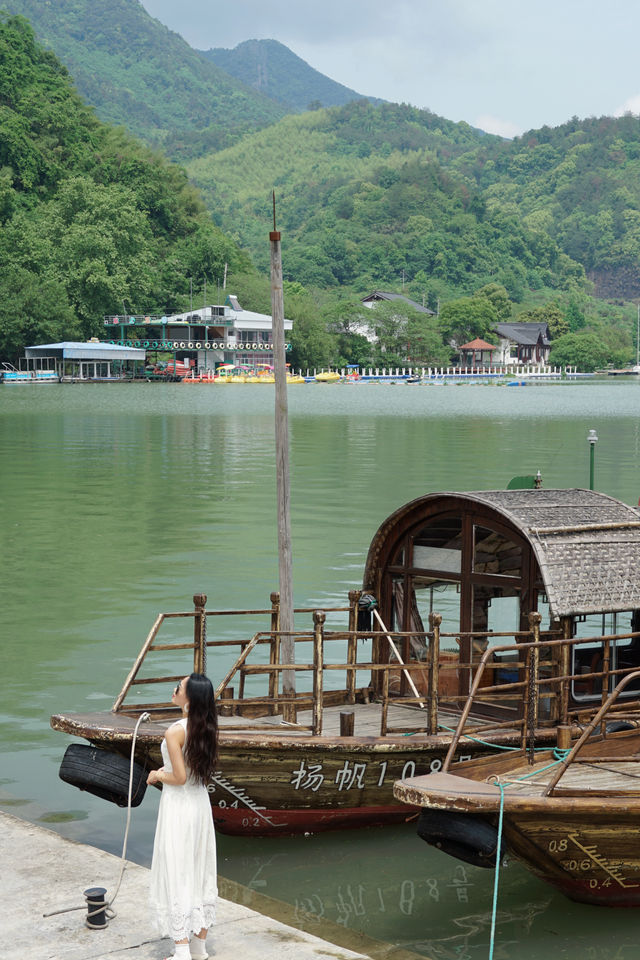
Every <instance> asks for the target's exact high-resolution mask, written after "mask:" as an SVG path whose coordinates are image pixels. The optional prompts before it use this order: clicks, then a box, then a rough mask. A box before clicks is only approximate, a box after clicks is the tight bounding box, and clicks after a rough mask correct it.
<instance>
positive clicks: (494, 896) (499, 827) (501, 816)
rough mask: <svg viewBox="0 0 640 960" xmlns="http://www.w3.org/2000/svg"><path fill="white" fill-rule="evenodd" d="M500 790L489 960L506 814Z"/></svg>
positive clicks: (494, 927) (501, 790)
mask: <svg viewBox="0 0 640 960" xmlns="http://www.w3.org/2000/svg"><path fill="white" fill-rule="evenodd" d="M497 786H498V787H499V788H500V813H499V815H498V843H497V846H496V872H495V877H494V880H493V907H492V911H491V939H490V941H489V960H493V948H494V945H495V936H496V914H497V912H498V880H499V878H500V853H501V850H502V818H503V813H504V787H503V786H502V784H501V783H499V784H498V785H497Z"/></svg>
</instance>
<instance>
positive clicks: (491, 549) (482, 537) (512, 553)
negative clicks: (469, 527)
mask: <svg viewBox="0 0 640 960" xmlns="http://www.w3.org/2000/svg"><path fill="white" fill-rule="evenodd" d="M473 572H474V573H490V574H493V575H494V576H498V577H517V578H518V579H520V577H521V576H522V547H520V546H518V545H517V544H515V543H513V542H512V541H511V540H509V539H508V538H507V537H505V536H504V535H503V534H502V533H498V532H497V531H496V530H489V529H487V527H480V526H476V527H474V552H473Z"/></svg>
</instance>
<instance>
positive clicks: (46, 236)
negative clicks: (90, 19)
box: [0, 15, 250, 360]
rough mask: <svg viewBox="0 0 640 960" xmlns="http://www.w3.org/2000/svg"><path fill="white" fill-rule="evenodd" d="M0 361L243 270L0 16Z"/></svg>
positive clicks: (214, 232)
mask: <svg viewBox="0 0 640 960" xmlns="http://www.w3.org/2000/svg"><path fill="white" fill-rule="evenodd" d="M0 226H1V230H0V263H2V270H1V271H0V356H1V357H3V358H6V359H10V360H14V359H15V358H16V357H17V356H18V355H19V353H20V352H21V351H22V348H23V347H24V346H25V345H27V344H29V343H34V342H36V343H37V342H40V343H42V342H48V341H51V340H57V339H62V338H66V339H73V338H74V337H90V336H93V335H100V334H101V333H102V332H103V327H102V318H103V316H104V314H108V313H120V312H121V311H122V310H123V304H124V309H125V310H126V311H128V312H132V313H135V312H139V313H140V312H151V313H154V312H165V311H166V310H170V309H173V308H176V307H178V308H180V309H182V308H183V307H184V305H185V303H187V302H188V300H187V297H188V294H189V285H190V278H194V280H195V281H196V282H197V283H198V284H200V283H201V282H202V280H203V279H204V278H206V279H207V280H208V282H209V284H215V283H216V282H218V281H220V280H221V278H222V275H223V272H224V269H225V263H226V264H228V266H229V269H230V271H231V272H232V273H234V272H235V271H236V270H241V269H250V262H249V260H248V258H247V257H246V255H245V254H243V253H241V252H240V251H239V250H238V248H237V247H236V245H235V244H234V243H233V242H232V241H231V240H229V239H228V238H227V237H225V236H224V235H223V234H222V233H221V232H220V230H219V229H218V228H217V227H216V226H214V224H213V223H212V221H211V218H210V217H209V215H208V214H207V212H206V210H205V208H204V205H203V203H202V200H201V198H200V197H199V195H198V194H197V193H196V191H195V189H194V188H193V187H192V186H191V185H190V184H189V182H188V180H187V177H186V175H185V173H184V171H183V170H182V169H181V168H179V167H177V166H175V165H174V164H171V163H169V162H168V161H167V160H166V159H165V158H164V157H163V156H161V155H160V154H159V153H154V152H152V151H151V150H150V149H149V148H147V147H145V146H142V145H141V144H140V143H138V142H136V141H135V140H134V139H133V138H132V137H131V136H130V135H129V134H127V133H126V132H125V131H124V130H122V129H115V128H112V127H109V126H107V125H105V124H102V123H101V122H100V121H98V120H97V118H96V117H95V114H94V112H93V110H92V109H91V108H89V107H87V106H86V105H85V104H84V103H83V102H82V101H81V99H80V98H79V97H78V95H77V93H76V92H75V91H74V89H73V86H72V82H71V78H70V77H69V74H68V72H67V70H66V69H65V67H63V66H62V64H61V63H60V62H59V61H58V60H57V59H56V57H55V56H54V55H53V53H51V52H50V51H46V50H44V49H43V48H42V47H41V46H40V45H39V44H38V43H37V42H36V40H35V38H34V34H33V31H32V29H31V27H30V26H29V24H28V23H27V21H26V20H24V19H23V18H22V17H7V16H6V15H2V16H0Z"/></svg>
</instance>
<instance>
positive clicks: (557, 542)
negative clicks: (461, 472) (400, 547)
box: [365, 489, 640, 617]
mask: <svg viewBox="0 0 640 960" xmlns="http://www.w3.org/2000/svg"><path fill="white" fill-rule="evenodd" d="M440 503H441V504H442V510H443V512H444V511H447V512H450V511H451V510H452V509H454V510H460V511H462V510H464V509H465V506H466V507H467V508H473V507H474V506H476V507H479V508H484V509H485V511H486V510H488V511H489V512H490V513H493V514H494V516H495V520H496V521H501V522H502V523H505V522H506V523H507V524H509V525H511V526H512V527H513V528H515V530H516V531H518V532H519V533H520V534H521V536H523V537H524V538H525V539H526V540H527V541H528V542H529V543H530V544H531V548H532V550H533V553H534V555H535V557H536V559H537V562H538V565H539V567H540V572H541V576H542V579H543V582H544V584H545V589H546V594H547V599H548V601H549V607H550V611H551V614H552V616H554V617H562V616H576V615H579V614H589V613H601V612H615V611H622V610H635V609H640V511H638V510H636V509H634V508H633V507H630V506H628V505H627V504H625V503H622V502H621V501H620V500H615V499H614V498H613V497H609V496H607V495H606V494H603V493H597V492H595V491H593V490H581V489H570V490H483V491H476V492H471V493H453V492H451V493H435V494H428V495H426V496H425V497H420V498H418V499H417V500H413V501H411V503H407V504H405V505H404V506H403V507H401V508H400V509H399V510H397V511H396V512H395V513H394V514H392V515H391V516H390V517H388V518H387V519H386V520H385V521H384V523H383V524H382V525H381V527H380V529H379V530H378V532H377V534H376V536H375V537H374V539H373V541H372V543H371V547H370V550H369V557H368V560H367V570H366V572H365V589H366V588H367V586H369V588H371V587H373V584H374V568H375V566H376V565H377V563H378V562H379V560H380V550H381V548H382V545H383V543H384V541H385V540H387V542H388V537H389V535H390V532H391V531H392V530H393V529H405V530H406V529H408V528H409V527H410V526H411V525H412V524H413V523H418V522H419V520H420V516H421V514H422V515H423V516H426V515H427V513H428V514H429V515H430V516H434V515H435V514H437V512H438V508H439V506H440Z"/></svg>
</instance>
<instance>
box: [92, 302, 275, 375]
mask: <svg viewBox="0 0 640 960" xmlns="http://www.w3.org/2000/svg"><path fill="white" fill-rule="evenodd" d="M104 324H105V327H107V328H108V329H109V330H110V332H111V333H112V335H113V339H112V340H111V342H112V343H119V344H124V343H127V342H128V343H130V344H131V345H133V346H136V347H141V348H144V349H145V350H146V351H147V354H149V353H152V354H153V353H157V352H160V351H170V352H171V353H172V354H173V355H174V357H175V358H176V360H178V361H183V362H185V363H186V364H187V365H188V366H191V367H194V366H195V367H196V368H197V369H198V370H201V371H205V370H212V369H215V367H216V366H218V365H219V364H221V363H233V364H234V365H238V364H246V365H248V366H252V367H253V366H256V365H258V364H269V365H272V364H273V321H272V319H271V317H270V316H269V315H268V314H265V313H254V312H253V311H252V310H243V308H242V307H241V306H240V304H239V303H238V298H237V297H236V296H234V295H232V294H230V295H229V296H228V297H227V299H226V301H225V303H224V304H214V305H210V306H206V307H199V308H197V309H195V310H187V311H185V312H184V313H176V314H172V315H171V316H162V317H160V316H139V315H136V316H129V315H127V316H119V317H118V316H112V317H105V319H104ZM291 327H292V321H291V320H287V319H286V318H285V321H284V329H285V338H286V335H287V332H288V331H290V330H291ZM289 347H290V344H289V343H287V349H289Z"/></svg>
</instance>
